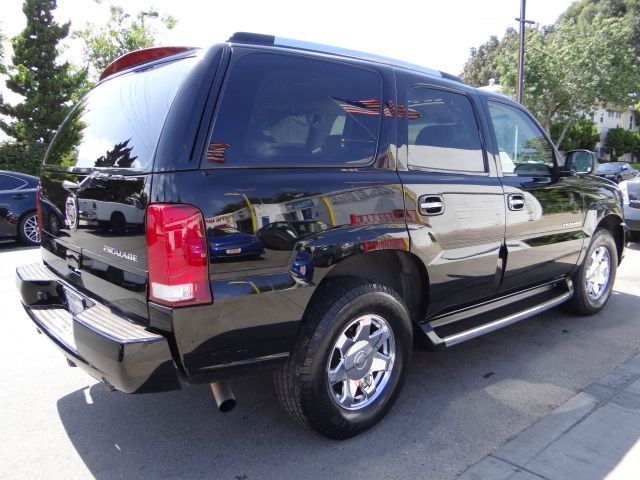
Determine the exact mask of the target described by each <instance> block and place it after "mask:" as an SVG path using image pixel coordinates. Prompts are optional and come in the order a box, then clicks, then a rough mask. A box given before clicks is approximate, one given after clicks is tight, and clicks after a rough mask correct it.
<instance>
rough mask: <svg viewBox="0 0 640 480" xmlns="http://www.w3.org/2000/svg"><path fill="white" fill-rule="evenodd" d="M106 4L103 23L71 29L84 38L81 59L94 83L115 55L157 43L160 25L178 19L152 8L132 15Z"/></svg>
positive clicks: (167, 25) (169, 25)
mask: <svg viewBox="0 0 640 480" xmlns="http://www.w3.org/2000/svg"><path fill="white" fill-rule="evenodd" d="M109 8H110V12H111V16H110V18H109V20H108V21H107V23H106V24H104V25H101V26H96V25H94V24H90V23H88V24H87V25H86V26H85V28H84V29H82V30H78V31H75V32H74V33H73V36H74V38H80V39H82V40H83V42H84V60H85V63H86V65H87V68H88V70H89V77H90V80H91V81H92V82H93V83H95V82H96V81H97V79H98V77H99V76H100V73H101V72H102V70H104V69H105V67H106V66H107V65H109V64H110V63H111V62H112V61H114V60H115V59H116V58H118V57H120V56H122V55H124V54H125V53H128V52H131V51H133V50H138V49H140V48H148V47H152V46H154V45H156V43H157V38H158V35H159V30H158V28H159V27H161V28H162V29H165V30H171V29H172V28H173V27H174V26H175V25H176V23H177V21H176V20H175V19H174V18H173V17H172V16H171V15H162V16H161V15H160V14H159V13H158V11H157V10H155V9H153V8H150V9H149V10H145V11H140V12H138V13H136V14H135V15H130V14H129V13H126V12H125V10H124V9H123V8H122V7H120V6H117V5H111V6H110V7H109Z"/></svg>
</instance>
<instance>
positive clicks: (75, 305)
mask: <svg viewBox="0 0 640 480" xmlns="http://www.w3.org/2000/svg"><path fill="white" fill-rule="evenodd" d="M63 290H64V298H65V303H66V306H67V310H69V312H71V314H72V315H77V314H79V313H81V312H83V311H84V310H85V309H86V308H87V301H86V300H85V299H84V298H83V297H82V296H80V295H79V294H77V293H76V292H74V291H73V290H71V289H70V288H67V287H63Z"/></svg>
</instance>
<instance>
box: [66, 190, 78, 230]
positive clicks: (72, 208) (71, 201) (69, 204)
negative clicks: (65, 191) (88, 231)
mask: <svg viewBox="0 0 640 480" xmlns="http://www.w3.org/2000/svg"><path fill="white" fill-rule="evenodd" d="M64 212H65V217H66V219H65V221H66V223H67V226H68V227H69V228H70V229H71V230H75V229H77V228H78V199H77V198H76V197H75V195H69V196H68V197H67V201H66V203H65V208H64Z"/></svg>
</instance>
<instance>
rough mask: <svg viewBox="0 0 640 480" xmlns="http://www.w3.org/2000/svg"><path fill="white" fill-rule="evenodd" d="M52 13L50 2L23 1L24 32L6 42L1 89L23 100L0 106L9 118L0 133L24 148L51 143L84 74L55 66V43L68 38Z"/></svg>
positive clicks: (1, 122) (66, 29)
mask: <svg viewBox="0 0 640 480" xmlns="http://www.w3.org/2000/svg"><path fill="white" fill-rule="evenodd" d="M55 8H56V1H55V0H25V2H24V4H23V7H22V11H23V12H24V14H25V16H26V17H27V26H26V27H25V29H24V30H23V31H22V33H20V34H19V35H18V36H16V37H15V38H13V40H12V41H11V44H12V47H13V57H12V65H10V66H9V75H8V79H7V81H6V85H7V88H9V89H10V90H12V91H13V92H15V93H17V94H19V95H21V96H22V97H23V100H22V101H21V102H19V103H17V104H15V105H10V104H8V103H2V104H0V114H2V115H6V116H7V117H9V120H8V121H7V120H5V119H0V128H2V130H4V131H5V132H6V133H7V135H9V136H10V137H13V138H14V139H15V140H16V141H18V142H22V143H23V144H24V145H25V148H29V147H28V145H30V144H33V143H41V144H47V143H49V142H51V139H52V138H53V135H54V134H55V131H56V129H57V128H58V126H59V125H60V124H61V123H62V120H63V119H64V117H65V115H66V114H67V112H68V110H69V107H70V105H71V103H72V101H73V100H74V95H75V93H76V92H77V90H78V88H79V86H80V85H81V84H82V83H83V81H84V72H74V71H73V68H72V66H71V65H70V64H69V63H68V62H64V63H61V64H58V62H57V60H58V54H59V51H58V43H59V42H60V41H61V40H62V39H63V38H65V37H66V36H67V35H68V34H69V26H70V23H65V24H64V25H59V24H58V23H57V22H55V21H54V19H53V15H52V11H53V10H55Z"/></svg>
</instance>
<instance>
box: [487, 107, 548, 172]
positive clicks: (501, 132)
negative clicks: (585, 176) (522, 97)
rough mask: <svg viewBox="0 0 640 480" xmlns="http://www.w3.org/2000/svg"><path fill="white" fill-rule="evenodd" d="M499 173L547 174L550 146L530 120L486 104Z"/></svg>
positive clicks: (512, 109)
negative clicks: (495, 142) (491, 124)
mask: <svg viewBox="0 0 640 480" xmlns="http://www.w3.org/2000/svg"><path fill="white" fill-rule="evenodd" d="M489 112H490V113H491V122H492V123H493V130H494V132H495V135H496V141H497V143H498V151H499V154H500V164H501V165H502V173H515V174H516V175H518V174H522V175H549V174H550V173H551V169H552V168H553V159H554V154H553V147H552V146H551V144H550V143H549V142H548V141H547V139H546V138H545V136H544V135H543V133H542V131H541V130H540V129H539V128H538V127H537V126H536V124H535V123H533V120H531V118H530V117H529V116H528V115H527V114H525V113H524V112H523V111H521V110H520V109H518V108H515V107H511V106H509V105H505V104H502V103H496V102H489Z"/></svg>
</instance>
